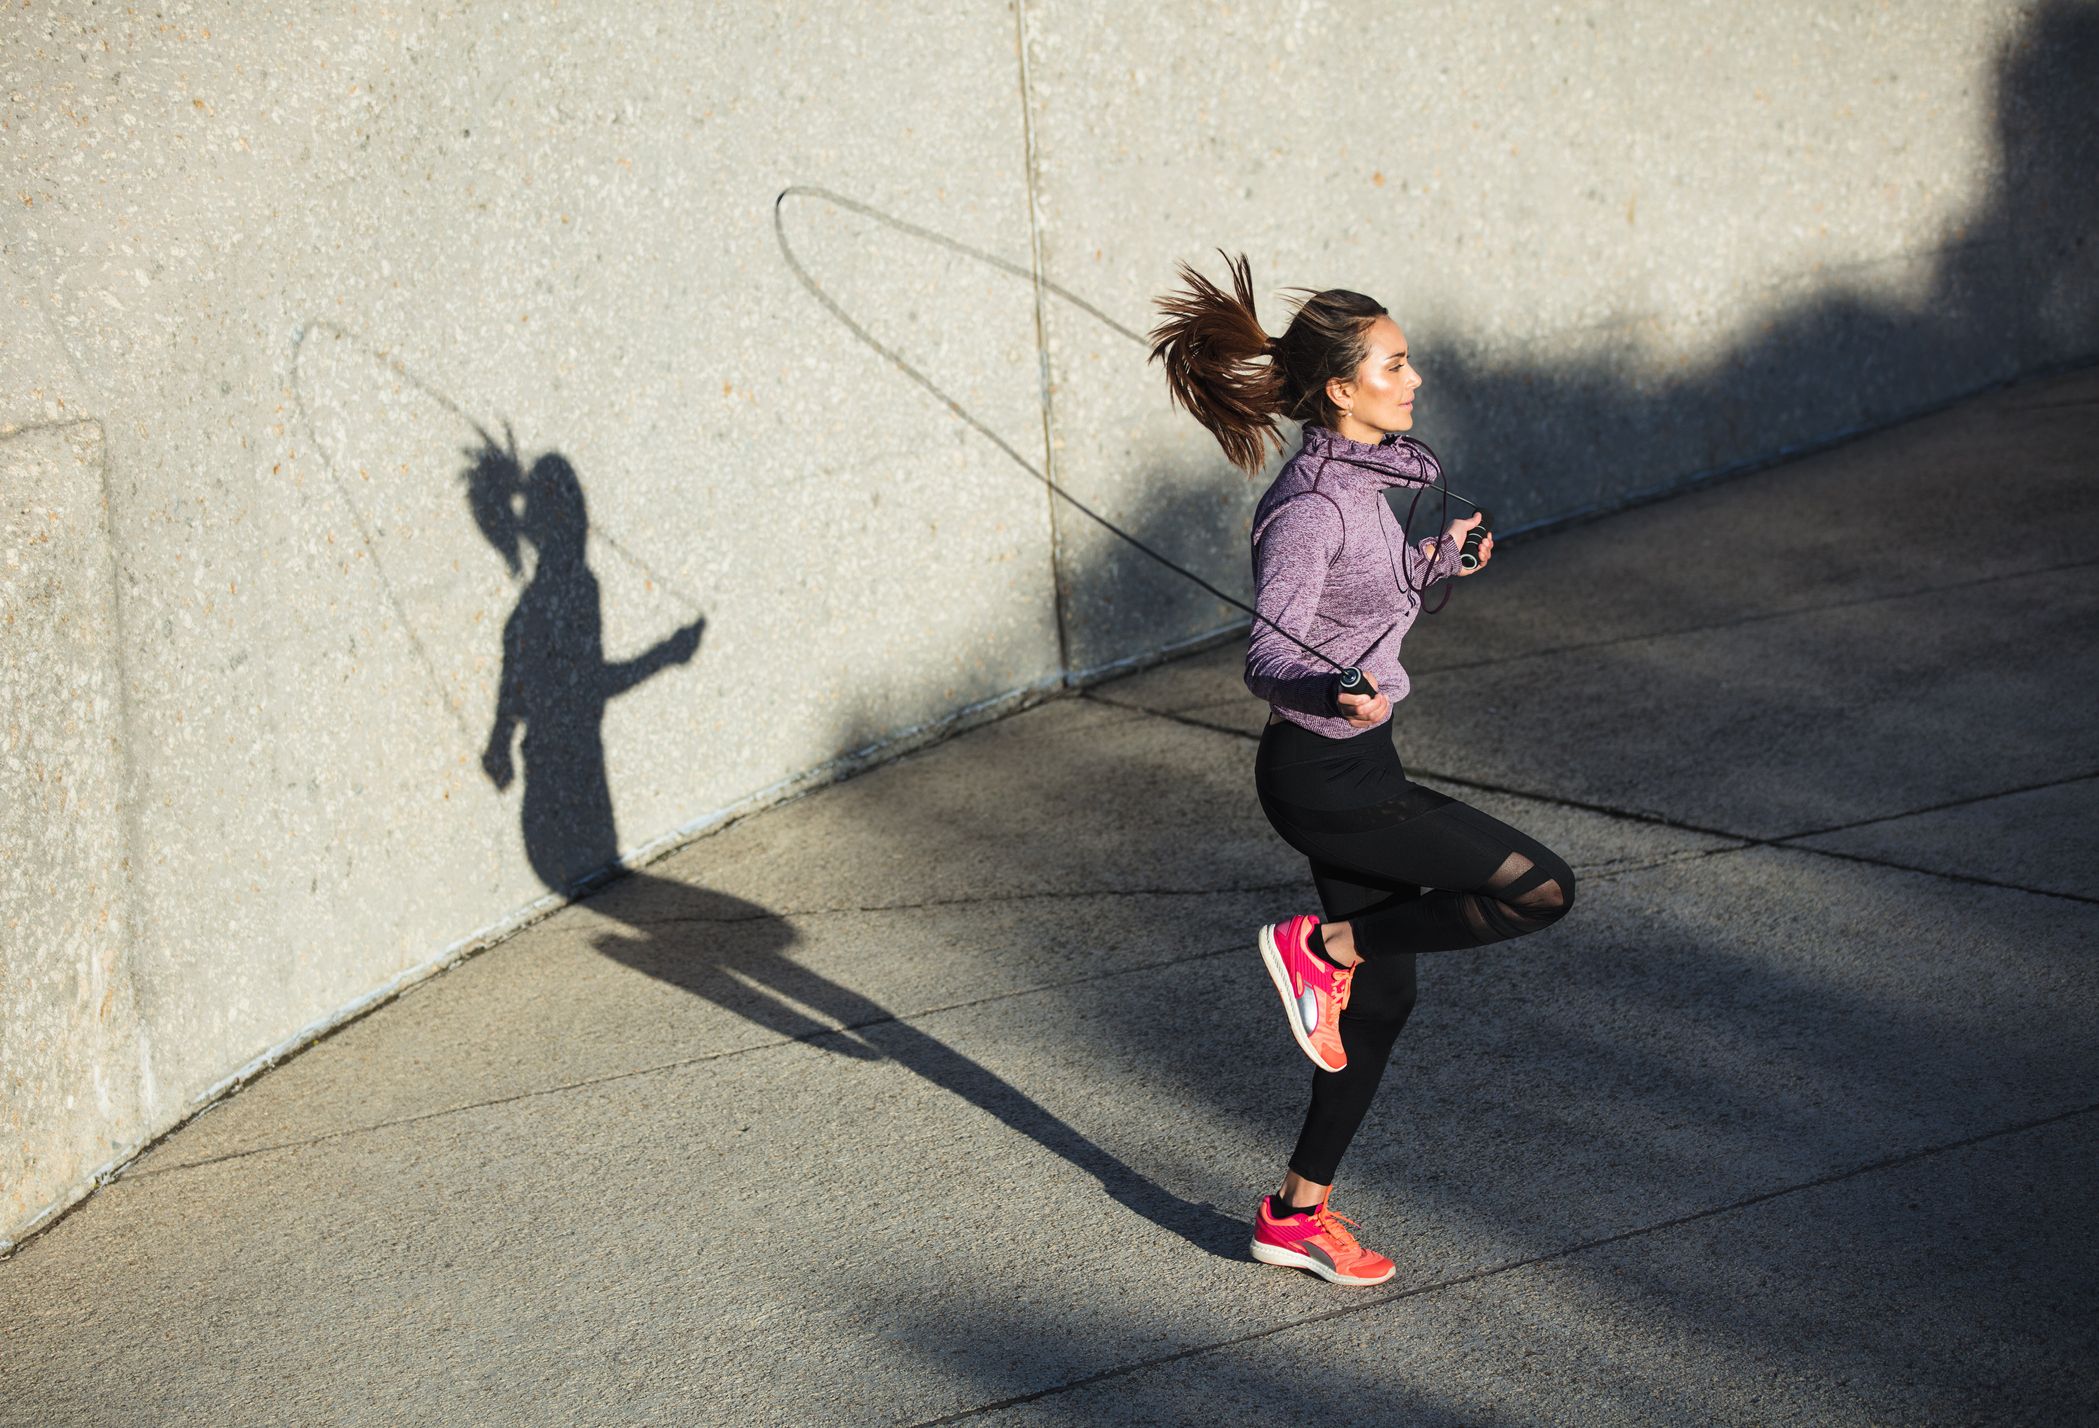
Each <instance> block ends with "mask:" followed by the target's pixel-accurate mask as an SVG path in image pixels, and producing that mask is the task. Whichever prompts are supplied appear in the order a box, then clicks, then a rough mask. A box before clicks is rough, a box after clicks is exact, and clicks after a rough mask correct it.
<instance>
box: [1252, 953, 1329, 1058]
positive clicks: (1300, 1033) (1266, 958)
mask: <svg viewBox="0 0 2099 1428" xmlns="http://www.w3.org/2000/svg"><path fill="white" fill-rule="evenodd" d="M1260 943H1261V965H1262V966H1264V967H1266V968H1267V969H1268V980H1269V981H1271V982H1273V983H1275V992H1276V995H1277V996H1279V997H1281V998H1282V999H1283V1020H1284V1021H1286V1022H1288V1023H1289V1024H1290V1035H1291V1036H1292V1037H1293V1038H1294V1039H1295V1040H1296V1042H1297V1046H1298V1049H1299V1050H1300V1051H1302V1052H1304V1054H1305V1055H1306V1056H1309V1057H1310V1058H1311V1059H1312V1064H1313V1065H1314V1066H1317V1067H1318V1068H1319V1069H1320V1070H1322V1071H1339V1070H1340V1069H1341V1067H1342V1066H1346V1065H1347V1064H1348V1062H1347V1061H1346V1060H1343V1061H1342V1063H1341V1066H1329V1065H1327V1064H1326V1062H1325V1061H1324V1060H1323V1059H1321V1057H1320V1055H1319V1053H1318V1052H1317V1051H1315V1050H1313V1049H1312V1038H1311V1037H1309V1036H1307V1035H1305V1029H1304V1028H1303V1027H1302V1026H1300V1025H1299V1024H1298V1020H1297V996H1296V994H1295V993H1293V992H1292V991H1291V990H1290V973H1289V972H1288V971H1287V970H1285V969H1284V967H1283V954H1282V953H1281V952H1279V951H1277V950H1276V945H1275V929H1274V928H1272V927H1266V926H1264V927H1263V928H1262V929H1261V937H1260Z"/></svg>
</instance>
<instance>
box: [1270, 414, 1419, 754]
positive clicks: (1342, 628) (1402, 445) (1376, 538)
mask: <svg viewBox="0 0 2099 1428" xmlns="http://www.w3.org/2000/svg"><path fill="white" fill-rule="evenodd" d="M1335 457H1348V458H1351V459H1353V460H1355V461H1368V462H1372V463H1374V464H1376V465H1377V466H1379V467H1381V468H1383V470H1378V471H1372V470H1365V469H1364V468H1363V467H1361V466H1352V465H1349V464H1347V463H1346V462H1344V461H1338V460H1335V459H1333V458H1335ZM1438 470H1439V468H1438V466H1437V464H1436V458H1435V457H1434V456H1432V455H1431V454H1430V453H1429V450H1428V448H1427V447H1426V446H1423V445H1422V444H1421V443H1420V442H1417V441H1412V440H1409V439H1408V438H1406V437H1388V438H1386V440H1384V441H1383V442H1380V443H1378V444H1376V445H1371V444H1368V443H1365V442H1361V441H1351V440H1349V439H1348V438H1347V437H1345V436H1343V435H1341V433H1339V432H1337V431H1334V430H1332V429H1331V428H1328V427H1323V426H1307V427H1305V429H1304V445H1303V446H1301V447H1300V448H1299V449H1298V452H1297V454H1296V455H1295V456H1292V457H1291V458H1290V459H1289V460H1288V461H1286V462H1284V463H1283V469H1282V470H1281V471H1279V472H1277V473H1276V478H1275V482H1274V484H1273V485H1271V486H1270V487H1269V488H1268V490H1267V492H1266V493H1265V494H1264V495H1263V496H1262V497H1261V500H1260V503H1259V504H1258V505H1256V506H1255V507H1254V524H1253V546H1254V591H1255V593H1254V608H1255V609H1257V610H1259V611H1260V612H1261V614H1262V615H1263V617H1265V618H1266V619H1268V620H1273V621H1274V622H1275V623H1276V624H1277V625H1279V626H1281V627H1282V628H1283V629H1285V630H1287V631H1289V632H1290V633H1291V634H1293V635H1295V636H1297V638H1299V639H1301V640H1303V641H1304V642H1305V643H1306V644H1308V645H1311V646H1312V647H1313V648H1314V649H1318V650H1323V651H1325V652H1326V653H1327V654H1328V655H1330V656H1332V658H1333V659H1334V661H1335V662H1336V663H1338V664H1343V665H1351V664H1352V665H1354V666H1356V667H1357V668H1358V669H1360V670H1362V671H1363V672H1364V673H1365V674H1367V675H1369V676H1370V678H1371V680H1372V682H1373V683H1375V684H1376V685H1377V687H1378V691H1379V692H1380V693H1382V694H1383V695H1384V696H1385V698H1386V699H1388V700H1390V701H1391V702H1392V703H1393V704H1395V705H1396V704H1398V703H1399V701H1400V700H1402V699H1404V698H1406V697H1407V688H1408V684H1407V673H1406V671H1405V670H1403V669H1401V668H1400V667H1399V645H1400V641H1401V640H1402V639H1403V638H1404V637H1405V635H1406V633H1407V630H1408V629H1409V628H1411V627H1412V625H1413V623H1414V617H1415V615H1416V614H1418V613H1419V612H1420V609H1421V600H1420V598H1419V597H1418V596H1416V595H1415V594H1414V593H1413V589H1418V588H1419V587H1421V586H1422V585H1424V584H1425V583H1426V582H1427V581H1429V580H1432V579H1437V578H1440V577H1443V576H1447V575H1454V574H1456V573H1457V568H1458V543H1457V541H1456V540H1455V539H1453V538H1452V537H1451V535H1450V533H1449V532H1448V531H1445V532H1443V533H1442V534H1441V535H1440V536H1439V537H1438V539H1437V550H1436V558H1435V560H1434V561H1433V562H1431V561H1429V560H1428V558H1427V557H1426V556H1424V555H1423V554H1422V552H1421V547H1420V546H1419V545H1409V544H1408V543H1407V539H1406V534H1405V532H1403V531H1401V530H1400V528H1399V520H1398V518H1397V517H1395V516H1394V515H1393V514H1392V508H1391V507H1390V506H1388V505H1386V504H1385V498H1384V492H1385V489H1386V488H1387V487H1389V486H1409V487H1419V486H1425V485H1427V484H1429V483H1430V482H1432V481H1434V480H1435V479H1436V476H1437V473H1438ZM1388 473H1389V474H1388ZM1432 501H1434V498H1433V497H1429V498H1426V499H1424V500H1423V501H1422V505H1423V506H1428V505H1430V504H1431V502H1432ZM1437 506H1438V509H1440V503H1437ZM1421 538H1422V539H1424V540H1425V539H1427V537H1426V535H1425V534H1424V535H1423V536H1422V537H1421ZM1402 572H1404V576H1402ZM1409 587H1413V588H1409ZM1339 680H1340V676H1339V675H1338V674H1337V673H1336V672H1335V670H1334V669H1333V667H1332V666H1330V665H1325V664H1322V663H1320V662H1319V661H1318V660H1317V659H1315V658H1313V657H1312V656H1311V655H1308V654H1306V653H1305V652H1304V651H1303V650H1301V649H1299V648H1298V647H1297V646H1296V645H1294V644H1292V643H1290V641H1289V640H1287V639H1285V638H1283V636H1281V635H1279V634H1277V633H1276V631H1275V630H1274V629H1271V628H1270V627H1269V626H1268V625H1266V624H1264V623H1262V621H1260V620H1256V621H1254V623H1253V629H1252V631H1251V632H1250V633H1249V634H1248V636H1247V641H1246V687H1247V688H1248V689H1251V690H1252V691H1253V692H1254V693H1255V694H1257V695H1259V696H1260V697H1261V698H1263V699H1265V700H1267V701H1268V702H1269V704H1270V705H1271V706H1273V707H1274V708H1275V709H1276V711H1277V712H1279V713H1280V714H1281V715H1282V716H1283V717H1284V718H1285V719H1288V720H1290V721H1291V722H1292V723H1295V724H1301V725H1303V726H1304V727H1305V728H1307V729H1310V730H1311V731H1312V732H1313V733H1315V734H1323V735H1325V736H1326V737H1327V738H1330V739H1340V738H1346V737H1348V736H1349V735H1351V734H1357V733H1360V732H1362V731H1361V730H1359V729H1355V728H1352V727H1351V726H1350V725H1349V722H1348V721H1347V720H1346V719H1343V718H1341V717H1340V715H1339V714H1338V713H1337V712H1336V709H1337V706H1336V704H1335V702H1334V696H1335V692H1336V686H1337V684H1338V683H1339Z"/></svg>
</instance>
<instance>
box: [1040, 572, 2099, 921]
mask: <svg viewBox="0 0 2099 1428" xmlns="http://www.w3.org/2000/svg"><path fill="white" fill-rule="evenodd" d="M2094 563H2099V562H2094ZM1079 697H1080V698H1082V699H1100V700H1101V702H1102V703H1113V704H1115V707H1116V708H1118V709H1136V708H1141V707H1142V706H1140V705H1134V704H1122V703H1117V702H1116V701H1114V700H1109V699H1105V698H1103V697H1102V696H1100V695H1098V694H1095V693H1094V692H1093V691H1091V690H1087V691H1084V692H1082V693H1081V694H1080V696H1079ZM1145 712H1146V713H1148V714H1150V715H1152V716H1153V717H1154V718H1158V719H1166V720H1169V721H1171V722H1173V723H1176V724H1185V725H1187V726H1188V727H1190V728H1192V729H1204V730H1207V731H1209V732H1211V733H1213V734H1228V735H1230V736H1232V737H1233V738H1237V739H1249V740H1254V741H1257V742H1258V740H1259V739H1260V735H1258V734H1249V733H1247V732H1246V731H1244V730H1242V729H1227V728H1222V727H1220V726H1218V725H1216V724H1206V723H1203V722H1202V721H1200V720H1197V719H1189V718H1184V717H1182V716H1181V715H1178V714H1166V713H1162V712H1161V711H1159V710H1157V709H1149V710H1145ZM1408 776H1409V777H1410V778H1418V779H1420V780H1427V781H1432V782H1435V783H1447V784H1451V785H1454V786H1455V787H1458V788H1470V789H1477V790H1478V791H1480V792H1482V793H1498V794H1502V795H1504V796H1506V797H1509V798H1523V799H1528V800H1530V801H1531V802H1533V803H1544V804H1550V805H1553V806H1556V807H1560V808H1573V809H1578V810H1580V811H1581V812H1584V813H1595V814H1599V815H1601V816H1603V817H1605V818H1615V819H1618V820H1621V821H1623V822H1627V823H1644V824H1649V825H1652V826H1654V827H1658V828H1668V829H1672V830H1674V831H1676V832H1679V833H1696V834H1698V835H1700V836H1702V837H1707V838H1724V839H1726V840H1728V842H1729V843H1730V845H1731V846H1729V847H1726V848H1711V849H1706V850H1704V851H1706V852H1708V853H1732V852H1738V851H1740V850H1741V849H1743V848H1776V849H1780V850H1781V851H1784V852H1788V853H1807V854H1810V855H1812V856H1814V857H1818V858H1837V859H1841V860H1842V861H1844V862H1847V863H1865V864H1867V865H1869V866H1871V867H1877V868H1887V869H1889V870H1891V871H1893V872H1902V873H1920V874H1922V875H1924V876H1925V877H1932V878H1944V879H1946V880H1947V881H1949V882H1957V883H1972V884H1975V885H1977V886H1979V887H1991V888H2001V889H2003V890H2005V891H2006V892H2016V893H2026V894H2028V895H2029V896H2032V897H2050V898H2060V899H2063V900H2065V901H2068V902H2077V903H2085V904H2093V903H2099V898H2093V897H2087V896H2085V895H2084V894H2082V893H2066V892H2056V891H2054V890H2053V889H2050V888H2037V887H2031V886H2028V885H2027V884H2025V883H2013V882H2006V881H2004V880H2003V879H2001V878H1986V877H1983V876H1982V875H1981V874H1979V873H1960V872H1949V871H1947V870H1946V869H1944V868H1926V867H1919V866H1917V865H1915V864H1911V863H1898V862H1896V861H1895V860H1894V859H1892V858H1875V857H1869V856H1867V855H1866V854H1864V853H1845V852H1839V851H1838V850H1836V849H1834V848H1811V847H1808V846H1807V845H1806V844H1803V843H1798V842H1795V841H1794V840H1796V839H1800V838H1813V837H1818V836H1820V835H1822V834H1824V833H1836V832H1841V831H1843V830H1844V829H1847V828H1855V827H1863V826H1864V825H1866V824H1869V823H1885V822H1888V821H1890V820H1894V819H1900V818H1915V817H1918V816H1920V815H1921V814H1925V813H1935V812H1938V811H1939V810H1941V809H1946V808H1957V807H1959V806H1961V805H1962V804H1966V803H1983V802H1987V801H1988V800H1990V799H1993V798H2008V797H2010V796H2011V795H2013V794H2017V793H2032V792H2034V791H2035V790H2037V789H2043V788H2055V787H2058V786H2060V785H2062V784H2067V783H2078V782H2081V781H2082V780H2084V779H2088V778H2094V777H2099V774H2091V773H2077V774H2071V775H2069V776H2068V777H2065V778H2060V779H2054V780H2050V781H2048V782H2046V783H2034V784H2022V785H2020V786H2019V787H2017V788H2009V789H2004V790H2002V791H2000V792H1996V793H1980V794H1975V795H1972V796H1971V797H1967V798H1959V799H1953V800H1951V801H1949V802H1946V803H1937V804H1930V805H1927V806H1926V807H1923V808H1918V809H1912V810H1909V811H1907V812H1903V813H1882V814H1875V815H1874V816H1873V817H1871V818H1862V819H1859V820H1857V821H1856V822H1854V823H1838V824H1833V825H1831V826H1830V827H1827V828H1812V829H1809V830H1808V831H1806V832H1804V833H1785V834H1780V835H1778V836H1776V837H1770V838H1763V837H1758V836H1757V835H1755V834H1752V833H1738V832H1736V831H1734V830H1733V829H1730V828H1712V827H1708V826H1706V825H1704V824H1701V823H1687V822H1685V821H1683V820H1681V819H1676V818H1671V817H1669V816H1668V815H1666V814H1662V813H1647V812H1641V811H1639V810H1636V809H1630V808H1617V807H1613V806H1612V805H1610V804H1607V803H1590V802H1587V801H1586V800H1583V799H1579V798H1569V797H1566V796H1564V795H1561V794H1551V793H1538V792H1535V791H1533V790H1530V789H1522V788H1510V787H1509V786H1507V785H1506V784H1495V783H1486V782H1483V781H1481V780H1479V779H1471V778H1463V777H1460V776H1459V775H1457V774H1452V773H1443V772H1440V771H1438V770H1435V769H1420V770H1416V771H1413V772H1411V773H1410V774H1409V775H1408Z"/></svg>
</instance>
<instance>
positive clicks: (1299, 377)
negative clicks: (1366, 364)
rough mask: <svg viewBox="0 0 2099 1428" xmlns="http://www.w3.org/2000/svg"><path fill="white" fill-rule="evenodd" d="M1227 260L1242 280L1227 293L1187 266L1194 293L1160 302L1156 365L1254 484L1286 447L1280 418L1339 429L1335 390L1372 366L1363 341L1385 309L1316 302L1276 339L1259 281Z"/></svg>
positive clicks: (1154, 336) (1235, 278) (1318, 297)
mask: <svg viewBox="0 0 2099 1428" xmlns="http://www.w3.org/2000/svg"><path fill="white" fill-rule="evenodd" d="M1218 256H1219V257H1221V258H1223V259H1224V260H1225V266H1226V267H1227V268H1228V269H1229V270H1230V272H1231V275H1232V292H1231V293H1229V294H1227V293H1225V292H1224V291H1223V290H1222V289H1220V288H1218V287H1217V286H1216V285H1215V284H1213V283H1212V282H1211V281H1210V280H1209V279H1208V278H1205V277H1204V276H1203V275H1202V274H1201V273H1198V272H1196V271H1195V269H1193V268H1191V267H1189V266H1188V265H1187V264H1186V263H1181V264H1179V265H1178V267H1179V271H1180V276H1181V280H1182V282H1184V283H1185V284H1186V285H1187V287H1186V290H1185V291H1180V292H1172V293H1168V294H1166V295H1165V296H1164V297H1161V298H1159V299H1158V300H1157V301H1156V303H1155V306H1157V307H1158V308H1159V310H1160V311H1161V312H1163V313H1164V314H1165V318H1164V320H1163V321H1161V322H1160V323H1159V325H1158V326H1157V327H1155V328H1153V329H1152V330H1151V332H1150V333H1149V334H1148V336H1149V337H1150V338H1151V340H1152V351H1151V360H1152V361H1155V362H1163V363H1164V364H1165V366H1166V384H1167V388H1168V390H1169V391H1170V392H1171V393H1172V396H1173V400H1174V401H1175V402H1177V403H1178V404H1179V405H1181V406H1182V407H1184V408H1186V409H1187V411H1188V413H1189V414H1190V415H1191V416H1193V417H1194V418H1195V419H1196V420H1197V421H1199V422H1201V423H1202V424H1203V426H1204V427H1205V428H1206V429H1207V430H1208V431H1209V433H1210V434H1211V435H1212V436H1214V437H1216V438H1217V444H1218V445H1219V446H1221V447H1223V448H1224V454H1225V457H1226V459H1228V460H1229V461H1230V462H1231V463H1232V464H1233V465H1234V466H1236V467H1238V468H1239V469H1240V470H1242V471H1244V472H1246V473H1247V475H1249V476H1251V475H1254V474H1256V473H1257V472H1259V471H1260V469H1261V466H1262V464H1263V463H1264V462H1265V461H1266V459H1267V446H1268V443H1269V442H1270V441H1274V442H1275V444H1276V449H1277V450H1281V449H1282V448H1283V445H1284V442H1283V436H1282V433H1281V432H1280V431H1279V430H1278V429H1277V427H1276V422H1275V419H1276V418H1277V417H1279V416H1281V417H1287V418H1289V419H1290V420H1292V421H1297V422H1311V423H1314V424H1317V425H1321V426H1330V425H1332V424H1333V422H1334V420H1335V417H1336V415H1337V414H1336V412H1335V410H1334V406H1333V403H1332V402H1330V401H1329V400H1328V399H1327V395H1326V384H1327V382H1328V381H1329V380H1331V379H1332V378H1335V377H1353V376H1354V375H1355V372H1356V368H1357V367H1358V366H1360V365H1361V363H1362V361H1363V354H1364V351H1365V343H1364V338H1363V333H1364V330H1365V329H1366V328H1368V327H1369V326H1370V324H1371V322H1372V321H1374V320H1375V319H1377V318H1379V317H1382V316H1384V314H1385V309H1384V308H1383V307H1382V306H1381V305H1379V304H1378V303H1377V302H1375V301H1374V300H1372V299H1370V298H1367V297H1365V296H1363V294H1361V293H1356V292H1350V291H1348V290H1347V289H1346V288H1328V289H1326V290H1325V291H1323V292H1313V291H1312V290H1311V289H1309V288H1296V289H1292V290H1291V291H1294V292H1301V293H1304V294H1305V295H1306V296H1305V297H1304V299H1303V301H1301V302H1300V303H1299V305H1298V308H1297V310H1296V313H1295V314H1294V315H1293V316H1292V318H1291V320H1290V326H1289V327H1288V328H1287V329H1285V330H1284V332H1283V335H1282V336H1281V337H1270V336H1269V335H1268V334H1267V332H1265V331H1264V330H1263V329H1262V327H1261V322H1260V319H1259V318H1258V317H1257V316H1256V315H1255V313H1254V284H1253V277H1252V274H1251V272H1250V269H1249V265H1248V263H1247V261H1246V255H1245V254H1244V253H1242V254H1240V255H1239V257H1238V259H1237V260H1236V261H1235V260H1234V259H1233V258H1232V257H1231V255H1229V254H1227V253H1226V252H1225V251H1224V250H1223V249H1221V248H1220V249H1219V250H1218Z"/></svg>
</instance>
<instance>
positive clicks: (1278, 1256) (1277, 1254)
mask: <svg viewBox="0 0 2099 1428" xmlns="http://www.w3.org/2000/svg"><path fill="white" fill-rule="evenodd" d="M1254 1258H1255V1259H1257V1260H1259V1261H1261V1263H1263V1264H1279V1265H1282V1266H1283V1267H1284V1268H1286V1269H1309V1270H1311V1271H1312V1273H1314V1274H1316V1275H1318V1276H1319V1277H1320V1278H1321V1279H1323V1280H1325V1281H1326V1282H1327V1283H1329V1284H1347V1285H1353V1286H1357V1287H1365V1286H1368V1285H1372V1284H1383V1283H1384V1282H1385V1281H1386V1280H1388V1279H1390V1278H1391V1277H1392V1276H1393V1275H1395V1274H1397V1273H1399V1266H1398V1265H1396V1264H1395V1265H1393V1266H1392V1268H1390V1269H1388V1270H1386V1271H1385V1272H1384V1273H1383V1274H1381V1275H1379V1276H1378V1277H1377V1278H1375V1279H1366V1278H1364V1277H1363V1276H1362V1275H1359V1274H1343V1273H1342V1272H1341V1271H1340V1270H1338V1269H1328V1268H1327V1267H1326V1266H1325V1265H1323V1264H1321V1263H1320V1262H1319V1261H1318V1260H1316V1259H1314V1258H1312V1256H1310V1255H1308V1254H1299V1253H1298V1252H1297V1251H1296V1250H1291V1249H1284V1248H1282V1247H1281V1246H1280V1245H1272V1244H1269V1243H1268V1242H1267V1241H1265V1240H1255V1241H1254Z"/></svg>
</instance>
